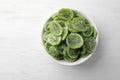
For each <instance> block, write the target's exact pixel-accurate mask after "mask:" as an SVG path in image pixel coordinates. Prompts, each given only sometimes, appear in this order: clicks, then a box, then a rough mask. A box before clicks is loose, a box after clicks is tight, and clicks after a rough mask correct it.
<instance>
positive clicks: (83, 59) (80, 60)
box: [41, 10, 98, 66]
mask: <svg viewBox="0 0 120 80" xmlns="http://www.w3.org/2000/svg"><path fill="white" fill-rule="evenodd" d="M75 11H76V12H78V13H80V14H81V15H82V16H83V17H85V18H86V19H87V20H88V22H89V23H90V24H91V25H93V26H94V28H95V29H96V31H97V37H96V47H97V45H98V29H97V27H96V25H95V23H94V22H93V20H92V19H91V18H90V17H89V16H88V15H85V14H84V13H82V12H80V11H77V10H75ZM51 16H52V15H51ZM51 16H50V17H51ZM48 19H49V18H48ZM48 19H47V20H46V21H48ZM45 23H46V22H45ZM42 33H43V30H42ZM41 41H42V43H43V40H41ZM43 46H44V43H43ZM95 50H96V49H95ZM44 51H45V52H46V54H47V55H48V56H49V57H50V58H51V59H52V60H53V61H54V62H56V63H59V64H62V65H67V66H73V65H78V64H81V63H83V62H85V61H86V60H88V59H89V58H90V57H91V56H92V55H93V54H94V52H95V51H94V52H93V53H91V54H90V55H88V56H87V57H85V58H80V59H78V60H77V61H75V62H66V61H64V60H56V59H54V58H53V57H52V56H51V55H50V54H49V53H48V52H47V51H46V49H45V47H44Z"/></svg>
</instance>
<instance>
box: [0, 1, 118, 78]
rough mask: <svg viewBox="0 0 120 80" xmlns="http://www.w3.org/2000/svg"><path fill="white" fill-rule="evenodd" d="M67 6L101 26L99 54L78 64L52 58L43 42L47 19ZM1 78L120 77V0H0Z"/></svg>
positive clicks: (97, 52) (99, 27)
mask: <svg viewBox="0 0 120 80" xmlns="http://www.w3.org/2000/svg"><path fill="white" fill-rule="evenodd" d="M63 7H68V8H73V9H77V10H80V11H83V12H84V13H86V14H88V15H89V16H90V17H91V18H92V19H93V20H94V21H95V23H96V25H97V27H98V29H99V36H100V37H99V45H98V48H97V51H96V52H95V55H93V56H92V57H91V58H90V59H89V60H88V61H87V62H85V63H83V64H81V65H78V66H74V67H67V66H62V65H59V64H56V63H54V62H53V61H51V59H49V58H48V57H47V56H46V55H45V53H44V51H43V48H42V44H41V41H40V40H41V36H40V35H41V32H40V31H41V29H42V27H43V24H44V21H45V19H46V18H48V17H49V16H50V14H52V13H53V12H54V11H56V10H59V9H60V8H63ZM0 80H120V0H0Z"/></svg>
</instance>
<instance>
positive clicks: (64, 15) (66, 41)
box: [42, 8, 97, 62]
mask: <svg viewBox="0 0 120 80" xmlns="http://www.w3.org/2000/svg"><path fill="white" fill-rule="evenodd" d="M96 37H97V31H96V29H95V28H94V26H93V25H91V24H90V22H89V21H88V20H87V19H86V18H85V17H84V16H82V15H81V14H80V13H78V12H77V11H75V10H72V9H68V8H62V9H60V10H59V11H58V12H57V13H55V14H54V15H53V16H51V17H50V18H49V19H48V21H47V22H46V23H45V26H44V28H43V34H42V39H43V43H44V46H45V48H46V50H47V52H48V53H49V54H50V55H51V56H52V57H53V58H55V59H56V60H65V61H67V62H74V61H76V60H78V59H79V58H85V57H87V56H88V55H89V54H91V53H92V52H93V51H94V50H95V48H96Z"/></svg>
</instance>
